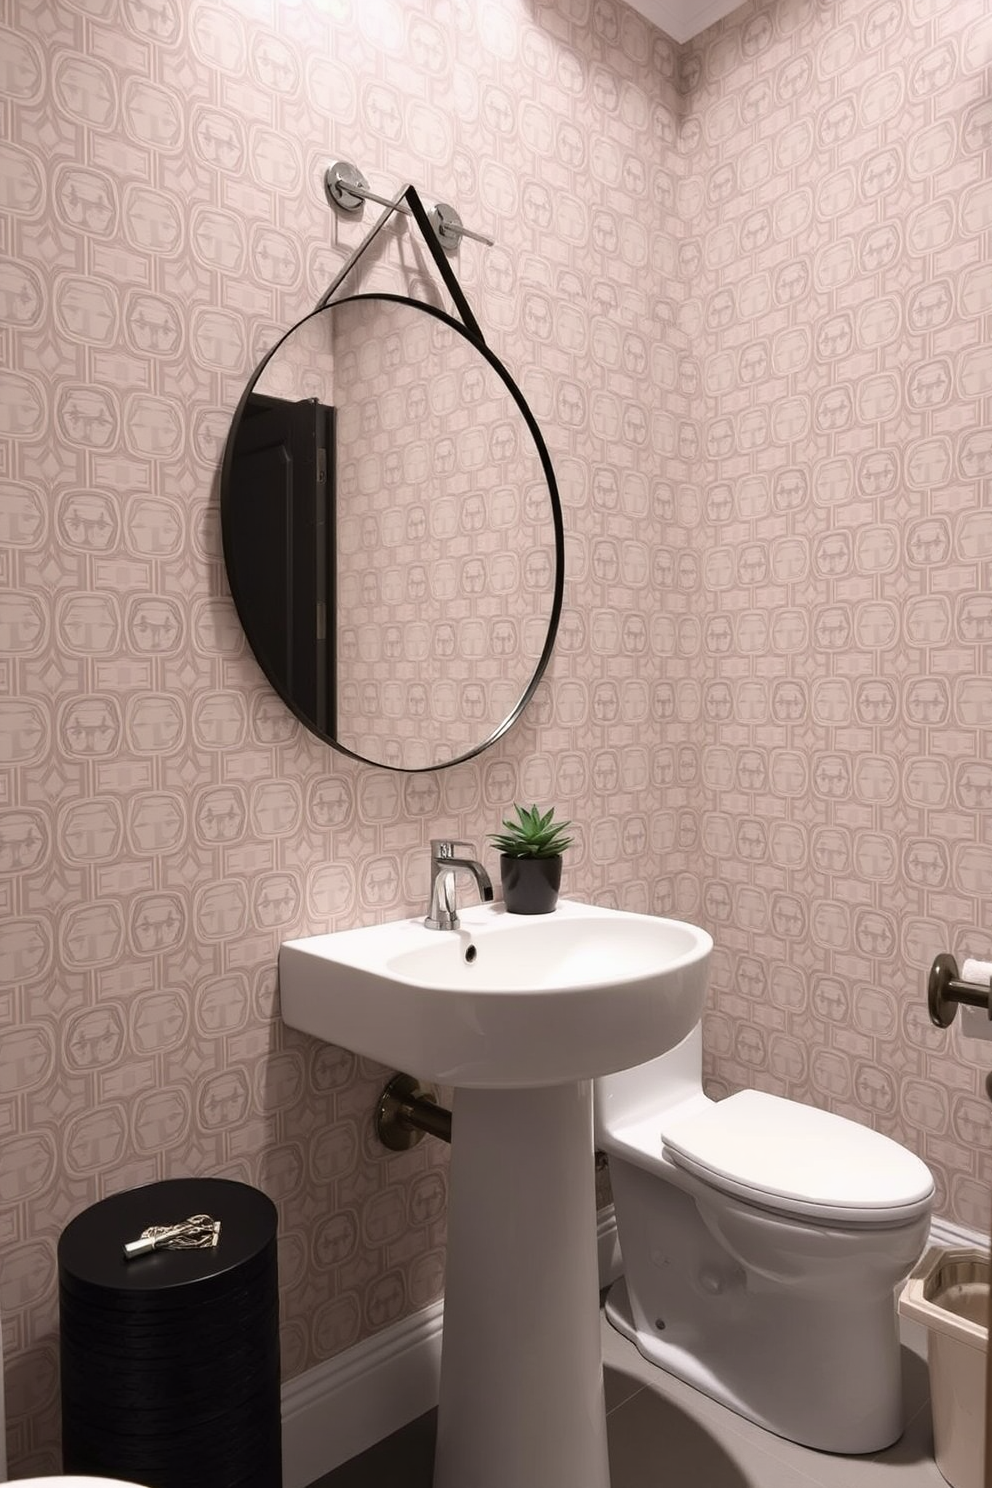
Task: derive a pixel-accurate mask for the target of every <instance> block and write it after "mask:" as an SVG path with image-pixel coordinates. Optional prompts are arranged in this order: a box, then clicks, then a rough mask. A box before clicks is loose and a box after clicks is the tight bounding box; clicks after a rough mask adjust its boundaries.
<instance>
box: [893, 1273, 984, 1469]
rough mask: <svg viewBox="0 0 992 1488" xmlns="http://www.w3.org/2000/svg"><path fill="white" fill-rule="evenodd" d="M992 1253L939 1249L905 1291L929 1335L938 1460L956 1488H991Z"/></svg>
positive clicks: (906, 1307) (905, 1309) (904, 1306)
mask: <svg viewBox="0 0 992 1488" xmlns="http://www.w3.org/2000/svg"><path fill="white" fill-rule="evenodd" d="M990 1269H992V1268H990V1265H989V1256H988V1253H987V1252H985V1251H981V1250H963V1249H962V1250H953V1249H949V1248H947V1247H944V1246H935V1247H933V1248H931V1249H930V1250H928V1251H927V1253H926V1254H925V1255H924V1257H923V1259H922V1261H921V1262H920V1263H919V1265H918V1266H917V1268H916V1270H915V1271H914V1272H913V1274H912V1276H910V1278H909V1280H908V1281H907V1282H906V1283H905V1285H904V1286H903V1289H902V1292H901V1293H900V1296H899V1311H900V1312H901V1313H902V1315H903V1316H904V1317H908V1318H912V1319H913V1321H914V1322H916V1323H922V1324H923V1326H924V1327H925V1328H926V1330H927V1360H928V1363H929V1366H930V1403H931V1407H932V1410H933V1447H934V1458H935V1459H936V1463H937V1466H938V1468H939V1469H940V1472H941V1473H942V1474H943V1476H944V1477H945V1478H946V1479H947V1481H948V1482H949V1483H950V1484H951V1488H984V1484H985V1470H984V1459H985V1356H986V1349H987V1346H988V1336H989V1330H988V1315H989V1278H990Z"/></svg>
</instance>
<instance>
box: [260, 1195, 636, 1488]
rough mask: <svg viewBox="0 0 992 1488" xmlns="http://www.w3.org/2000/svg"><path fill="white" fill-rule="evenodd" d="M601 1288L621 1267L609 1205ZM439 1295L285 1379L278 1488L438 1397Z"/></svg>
mask: <svg viewBox="0 0 992 1488" xmlns="http://www.w3.org/2000/svg"><path fill="white" fill-rule="evenodd" d="M596 1238H597V1245H598V1252H599V1285H600V1290H602V1288H603V1287H606V1286H609V1285H610V1283H611V1282H613V1281H616V1279H617V1277H618V1276H619V1275H620V1273H621V1269H622V1267H621V1262H620V1247H619V1246H618V1244H617V1222H616V1218H615V1216H614V1213H613V1205H612V1204H610V1205H609V1206H608V1207H607V1208H606V1209H603V1210H601V1211H600V1214H599V1223H598V1225H597V1230H596ZM443 1316H444V1303H443V1302H433V1303H432V1304H431V1305H430V1307H425V1308H424V1309H423V1311H422V1312H416V1313H414V1314H413V1316H412V1317H408V1318H403V1320H402V1321H401V1322H399V1323H396V1324H395V1325H394V1326H393V1327H392V1328H384V1329H383V1331H382V1332H381V1333H375V1334H373V1336H372V1337H371V1338H367V1339H365V1340H364V1342H362V1343H356V1344H355V1346H354V1348H350V1349H345V1350H344V1352H343V1353H340V1354H337V1355H335V1357H334V1358H333V1359H328V1360H327V1361H326V1363H324V1364H318V1365H316V1366H315V1367H314V1368H313V1369H308V1370H307V1371H306V1373H305V1374H300V1375H297V1376H296V1378H295V1379H291V1380H288V1381H287V1382H286V1384H285V1385H284V1386H283V1390H282V1457H283V1488H309V1485H310V1484H311V1483H315V1482H316V1481H317V1479H318V1478H321V1477H323V1475H324V1474H325V1473H329V1472H332V1471H333V1469H334V1468H336V1467H340V1466H341V1464H342V1462H347V1461H348V1459H349V1457H355V1456H357V1455H358V1453H359V1452H364V1451H366V1450H367V1449H368V1448H369V1447H373V1446H375V1444H376V1442H378V1441H382V1440H383V1438H384V1437H387V1436H390V1435H391V1434H392V1432H394V1431H399V1429H400V1427H401V1426H406V1425H407V1423H408V1422H410V1421H414V1420H416V1418H417V1416H421V1415H423V1413H424V1411H429V1410H432V1409H433V1408H434V1406H435V1405H437V1394H438V1382H439V1380H440V1376H441V1324H442V1319H443Z"/></svg>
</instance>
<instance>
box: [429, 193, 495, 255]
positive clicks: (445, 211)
mask: <svg viewBox="0 0 992 1488" xmlns="http://www.w3.org/2000/svg"><path fill="white" fill-rule="evenodd" d="M427 220H428V222H429V223H430V225H431V227H432V228H433V229H434V231H435V233H436V234H437V240H438V242H439V243H440V244H441V247H442V248H443V249H444V251H445V253H454V252H455V251H456V249H457V248H458V246H459V244H460V243H461V240H462V238H474V239H475V241H476V242H477V243H485V245H486V247H487V248H492V247H493V244H494V240H493V239H492V238H487V237H486V235H485V233H478V232H473V231H472V230H471V228H468V227H465V226H463V224H462V219H461V217H460V215H459V214H458V212H457V211H456V210H455V208H454V207H453V206H451V204H450V203H449V202H438V203H437V206H435V207H431V209H430V211H429V212H428V213H427Z"/></svg>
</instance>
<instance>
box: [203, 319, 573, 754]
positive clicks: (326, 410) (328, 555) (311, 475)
mask: <svg viewBox="0 0 992 1488" xmlns="http://www.w3.org/2000/svg"><path fill="white" fill-rule="evenodd" d="M221 523H222V528H223V538H224V557H225V560H226V563H227V573H228V579H229V581H230V585H231V592H232V594H233V596H234V602H235V605H236V606H237V610H238V614H239V616H240V617H241V623H242V625H243V626H244V630H245V635H246V636H247V638H248V642H249V644H250V646H251V648H252V650H253V651H254V653H255V656H256V657H257V659H258V661H259V663H260V665H261V667H262V669H263V671H264V672H265V675H266V676H267V677H268V679H269V681H270V682H271V683H272V686H273V687H274V688H275V689H276V691H277V692H278V693H279V695H280V697H282V698H283V700H284V701H285V702H286V703H287V704H288V706H289V707H290V708H292V710H293V712H294V713H295V714H296V715H297V717H298V718H300V719H301V720H302V722H303V723H305V724H306V726H307V727H308V728H309V729H312V730H313V732H314V733H316V734H318V735H319V736H320V737H321V738H322V739H324V740H326V741H327V742H328V743H329V744H333V745H334V746H335V747H336V748H338V749H342V750H343V751H344V752H345V753H346V754H350V755H353V756H354V757H355V758H357V759H362V760H366V761H367V762H369V763H370V764H375V765H384V766H386V767H388V768H390V769H394V770H432V769H437V768H438V766H441V765H449V764H455V763H456V762H458V761H459V760H464V759H468V758H469V757H470V756H471V755H473V754H478V752H479V751H480V750H481V749H485V748H486V747H487V745H489V744H492V743H493V742H494V741H495V740H496V739H498V738H499V737H500V735H501V734H503V733H505V732H506V730H507V729H508V728H509V727H510V725H511V724H512V723H513V721H514V719H515V718H517V716H518V715H519V713H520V712H521V710H522V709H523V707H524V705H525V703H526V702H527V700H528V698H529V697H530V695H531V693H532V692H533V690H534V688H535V687H536V685H537V683H538V680H539V679H540V677H541V675H542V673H543V671H544V668H545V666H546V665H547V662H548V658H549V656H550V654H551V648H552V645H553V642H554V637H555V631H556V630H557V626H558V617H559V614H560V612H561V598H562V583H563V573H562V570H563V549H564V540H563V535H562V520H561V506H560V503H559V500H558V490H557V486H556V484H555V478H554V473H553V471H552V469H551V461H550V458H549V456H548V452H547V449H546V447H545V444H544V440H543V439H542V437H541V433H540V430H539V429H538V427H537V425H536V423H535V422H534V418H533V415H532V414H531V412H530V409H529V408H528V407H527V404H526V403H525V402H524V399H523V397H522V396H521V394H520V391H519V389H518V388H517V387H516V386H515V384H514V383H513V381H512V379H511V378H510V376H509V373H508V372H507V371H506V369H505V368H504V367H503V366H502V364H501V363H500V362H499V361H498V360H497V359H496V357H494V356H493V354H492V352H491V351H490V350H489V349H488V347H486V346H485V345H484V344H483V343H482V342H481V341H478V340H476V339H475V337H473V336H471V335H470V334H469V332H468V331H467V330H466V329H465V327H464V326H462V325H460V324H459V323H458V322H457V321H455V320H453V319H452V318H451V317H450V316H448V315H446V314H445V313H444V312H443V311H441V310H437V309H435V308H434V307H433V306H431V305H425V304H421V303H419V302H418V301H416V300H409V299H404V298H401V297H399V296H396V295H386V294H376V295H356V296H354V297H352V298H350V299H345V300H337V301H335V302H334V303H333V304H330V305H326V306H324V307H322V308H321V309H319V310H316V311H314V312H313V314H311V315H308V316H307V317H306V319H305V320H302V321H301V322H300V323H299V325H297V326H294V327H293V329H292V330H291V331H289V332H288V333H287V335H285V336H284V337H283V338H282V340H281V341H280V342H279V343H278V345H277V346H275V347H274V348H273V350H272V351H270V352H269V354H268V355H267V356H266V358H265V360H264V361H263V362H262V364H261V365H260V367H259V368H258V369H257V371H256V372H255V375H254V377H253V378H252V380H251V382H250V383H249V384H248V387H247V388H246V390H245V392H244V394H243V396H242V398H241V402H240V403H239V405H238V409H237V412H236V414H235V417H234V423H233V425H232V428H231V432H230V434H229V436H228V440H227V448H226V450H225V454H224V468H223V475H222V481H221Z"/></svg>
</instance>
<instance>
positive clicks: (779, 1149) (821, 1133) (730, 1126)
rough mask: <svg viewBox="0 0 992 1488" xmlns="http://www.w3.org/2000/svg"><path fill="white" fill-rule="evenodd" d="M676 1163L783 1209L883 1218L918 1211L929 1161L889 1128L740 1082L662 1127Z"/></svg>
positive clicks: (927, 1194)
mask: <svg viewBox="0 0 992 1488" xmlns="http://www.w3.org/2000/svg"><path fill="white" fill-rule="evenodd" d="M661 1137H662V1141H663V1142H664V1145H665V1149H666V1151H667V1152H668V1154H669V1156H670V1157H671V1158H672V1159H673V1161H675V1162H677V1163H678V1164H679V1166H680V1167H684V1168H687V1169H688V1170H689V1171H690V1172H694V1173H696V1174H697V1175H698V1176H700V1177H702V1178H704V1179H705V1180H706V1181H707V1182H708V1183H711V1184H713V1186H714V1187H716V1188H721V1189H723V1190H724V1191H725V1192H728V1193H732V1194H736V1195H738V1196H740V1197H742V1198H745V1199H749V1200H750V1201H751V1202H752V1203H755V1204H759V1205H761V1206H762V1207H763V1208H766V1209H774V1210H776V1211H777V1212H780V1213H784V1214H802V1215H805V1216H806V1217H808V1218H815V1219H819V1220H824V1221H829V1220H838V1221H841V1222H842V1223H844V1224H847V1225H852V1224H865V1225H871V1224H875V1225H877V1224H886V1223H888V1224H891V1223H893V1222H895V1221H898V1220H908V1219H911V1218H915V1217H916V1216H917V1215H919V1214H924V1213H925V1212H926V1211H927V1209H928V1208H929V1206H930V1201H931V1199H932V1197H933V1177H932V1176H931V1173H930V1169H929V1168H928V1167H927V1166H926V1164H925V1163H923V1162H921V1161H920V1159H919V1158H918V1157H916V1156H915V1154H914V1153H912V1152H908V1151H907V1150H906V1148H905V1147H901V1146H900V1145H899V1143H898V1142H894V1141H893V1140H892V1138H891V1137H886V1136H884V1135H883V1134H882V1133H881V1132H877V1131H873V1130H872V1129H871V1127H868V1126H861V1125H860V1124H859V1123H858V1122H856V1121H849V1120H848V1119H847V1118H846V1117H844V1116H835V1115H834V1114H833V1113H832V1112H831V1111H821V1110H819V1109H818V1108H817V1107H816V1106H806V1105H802V1104H800V1103H799V1102H798V1101H791V1100H783V1099H782V1097H781V1096H777V1095H767V1094H766V1093H765V1092H764V1091H761V1090H741V1091H738V1093H737V1094H736V1095H731V1096H728V1097H727V1099H726V1100H722V1101H714V1102H713V1103H712V1104H711V1105H709V1106H708V1107H707V1108H706V1109H705V1110H702V1111H697V1113H696V1114H695V1115H693V1116H687V1117H684V1118H683V1119H682V1120H681V1121H679V1120H677V1119H676V1120H673V1121H672V1123H671V1125H663V1126H662V1130H661Z"/></svg>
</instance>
